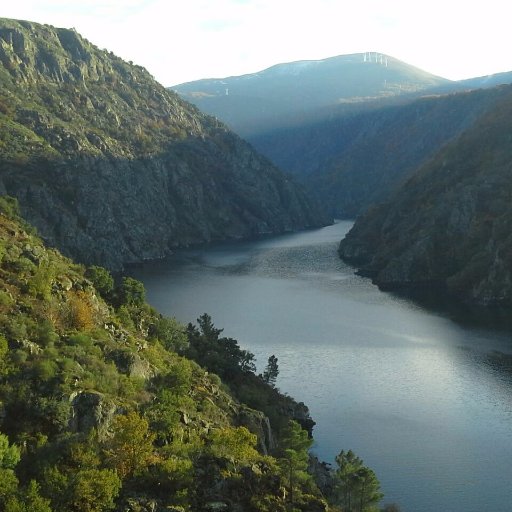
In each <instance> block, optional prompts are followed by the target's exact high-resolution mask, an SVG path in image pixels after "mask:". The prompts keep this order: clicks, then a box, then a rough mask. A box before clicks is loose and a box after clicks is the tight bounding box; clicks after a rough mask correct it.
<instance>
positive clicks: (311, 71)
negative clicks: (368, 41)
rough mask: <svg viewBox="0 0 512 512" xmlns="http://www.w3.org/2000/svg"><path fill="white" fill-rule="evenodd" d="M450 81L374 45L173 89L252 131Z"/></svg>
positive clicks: (244, 131) (231, 123)
mask: <svg viewBox="0 0 512 512" xmlns="http://www.w3.org/2000/svg"><path fill="white" fill-rule="evenodd" d="M446 83H448V80H446V79H444V78H441V77H437V76H434V75H431V74H430V73H427V72H426V71H423V70H420V69H418V68H416V67H414V66H410V65H409V64H406V63H404V62H402V61H400V60H398V59H395V58H393V57H391V56H389V55H386V54H384V53H381V52H373V51H372V52H370V51H369V52H362V53H354V54H349V55H337V56H334V57H328V58H325V59H320V60H300V61H294V62H287V63H281V64H276V65H274V66H271V67H269V68H266V69H264V70H261V71H258V72H255V73H250V74H246V75H241V76H232V77H225V78H215V79H204V80H198V81H195V82H188V83H184V84H179V85H176V86H173V87H172V89H173V90H175V91H176V92H178V94H180V95H181V96H183V97H184V98H185V99H187V100H188V101H191V102H192V103H195V104H196V105H197V106H198V107H200V108H201V109H202V110H204V111H206V112H208V113H210V114H212V115H215V116H216V117H218V118H219V119H221V120H223V121H224V122H226V123H227V124H228V125H229V126H230V127H231V128H233V129H234V130H235V131H237V132H238V133H240V134H241V135H243V136H248V135H250V134H252V133H255V132H257V131H260V130H262V129H264V130H269V129H272V128H275V127H281V126H285V125H286V124H287V123H290V122H293V121H294V120H295V119H296V118H297V116H307V115H308V113H311V112H313V111H314V110H316V109H319V108H328V107H330V106H335V105H337V104H339V103H340V102H352V101H362V100H364V101H367V100H368V99H373V98H381V97H387V96H396V95H401V94H408V93H417V92H420V91H424V90H426V89H429V88H431V87H439V86H441V85H444V84H446Z"/></svg>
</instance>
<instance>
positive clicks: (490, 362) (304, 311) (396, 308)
mask: <svg viewBox="0 0 512 512" xmlns="http://www.w3.org/2000/svg"><path fill="white" fill-rule="evenodd" d="M350 226H351V223H350V222H339V223H337V224H334V225H333V226H329V227H326V228H323V229H319V230H313V231H307V232H302V233H296V234H287V235H282V236H277V237H272V238H268V239H264V240H258V241H251V242H240V243H232V244H221V245H217V246H213V247H208V248H204V249H194V250H186V251H180V252H179V253H177V254H176V255H175V257H173V258H170V259H169V260H166V261H161V262H156V263H150V264H149V263H148V264H145V265H144V266H142V267H141V268H137V269H134V270H132V272H131V274H132V275H133V276H134V277H136V278H137V279H140V280H141V281H143V282H144V284H145V286H146V290H147V296H148V300H149V302H150V303H151V304H152V305H154V306H155V307H156V308H157V309H158V310H159V311H160V312H162V313H163V314H166V315H169V316H175V317H176V318H178V319H179V320H181V321H183V322H189V321H195V319H196V318H197V317H198V316H199V315H201V314H202V313H204V312H207V313H209V314H210V315H211V316H212V317H213V320H214V323H215V325H216V326H217V327H223V328H224V334H225V335H226V336H230V337H233V338H236V339H238V340H239V343H240V345H241V346H242V347H243V348H246V349H248V350H250V351H251V352H253V353H254V354H255V355H256V357H257V360H258V368H259V370H260V371H261V370H262V369H263V367H264V366H265V364H266V361H267V358H268V356H269V355H271V354H275V355H276V356H277V358H278V361H279V370H280V373H279V376H278V379H277V386H278V387H279V388H280V389H281V390H282V391H284V392H286V393H288V394H290V395H291V396H293V397H295V398H296V399H298V400H300V401H304V402H305V403H306V404H307V405H308V406H309V408H310V411H311V415H312V417H313V418H314V419H315V421H316V422H317V425H316V427H315V430H314V436H315V445H314V447H313V451H314V452H315V453H316V454H318V456H319V457H320V458H321V459H323V460H326V461H328V462H332V461H333V460H334V457H335V455H336V454H337V453H338V452H339V451H340V450H341V449H345V450H346V449H352V450H354V451H355V452H356V454H357V455H358V456H360V457H361V458H362V459H363V460H364V462H365V464H367V465H368V466H370V467H371V468H372V469H374V470H375V472H376V474H377V476H378V478H379V480H380V482H381V485H382V490H383V492H384V493H385V498H384V500H383V503H392V502H394V503H397V504H399V505H400V507H401V510H402V511H403V512H434V511H436V512H481V511H483V510H489V511H492V512H509V511H510V510H511V509H512V508H511V507H512V485H511V483H510V477H511V476H512V358H507V357H504V356H503V355H502V354H508V355H510V354H512V341H511V339H512V337H511V334H510V333H509V332H507V331H505V330H499V329H492V328H490V327H481V326H477V324H472V323H471V322H470V323H465V322H459V321H455V320H454V319H452V318H451V317H450V315H449V314H448V313H446V312H443V311H441V312H439V311H433V310H431V309H426V308H424V307H422V306H420V305H419V304H418V303H417V302H414V301H412V300H409V299H406V298H403V297H398V296H396V295H394V294H391V293H385V292H381V291H379V290H378V289H377V288H376V287H375V286H373V285H372V284H371V282H370V280H369V279H367V278H363V277H359V276H356V275H355V274H354V269H353V268H351V267H349V266H348V265H346V264H344V263H343V262H342V261H340V259H339V258H338V256H337V253H336V248H337V245H338V242H339V240H340V239H341V238H343V236H344V234H345V233H346V232H347V231H348V229H349V228H350Z"/></svg>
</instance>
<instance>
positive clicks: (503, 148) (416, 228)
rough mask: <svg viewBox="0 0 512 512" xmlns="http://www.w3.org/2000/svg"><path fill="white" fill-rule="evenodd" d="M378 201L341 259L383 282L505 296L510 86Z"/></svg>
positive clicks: (470, 296) (509, 248)
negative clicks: (383, 199)
mask: <svg viewBox="0 0 512 512" xmlns="http://www.w3.org/2000/svg"><path fill="white" fill-rule="evenodd" d="M502 90H503V92H505V93H506V94H504V95H503V97H502V98H500V99H499V101H498V102H497V103H496V105H495V106H494V107H493V108H491V109H489V110H488V111H487V112H485V113H483V114H482V115H481V116H480V117H479V118H478V119H477V121H476V122H475V123H474V124H473V125H471V126H470V127H469V128H467V129H466V130H465V131H464V132H463V133H462V134H461V135H460V136H459V137H457V138H456V139H455V140H453V141H452V142H451V143H449V144H447V145H446V146H445V147H444V148H443V149H442V150H441V151H440V152H439V153H438V154H437V155H436V156H435V157H434V158H433V159H431V160H430V161H429V162H427V163H425V164H424V165H423V166H422V167H421V168H420V169H419V170H418V171H417V172H416V173H415V174H414V175H413V176H412V177H411V178H410V179H409V180H408V181H407V182H406V183H405V184H404V185H403V186H402V187H401V188H400V189H399V190H398V191H397V192H396V193H395V194H394V195H392V196H391V197H390V198H389V199H388V200H387V201H386V202H385V203H382V204H381V205H379V206H376V207H374V208H371V209H370V210H368V212H367V213H366V214H364V215H363V216H362V217H360V218H359V219H358V220H357V222H356V223H355V225H354V227H353V229H352V230H351V231H350V232H349V234H348V235H347V236H346V238H345V239H344V240H343V241H342V242H341V244H340V249H339V251H340V255H341V257H342V258H343V259H344V260H346V261H348V262H351V263H353V264H355V265H357V266H358V267H359V268H360V269H361V270H362V272H363V273H366V274H369V275H371V276H372V277H373V279H374V281H375V283H376V284H378V285H379V286H381V287H383V288H400V287H418V286H420V285H428V286H436V287H442V288H443V289H446V290H447V291H448V292H449V293H450V294H454V295H456V296H458V297H459V298H461V299H462V300H465V301H469V302H475V303H480V304H485V305H489V304H507V305H508V304H510V302H511V300H512V231H511V226H512V202H511V200H510V198H511V197H512V180H511V173H512V144H511V139H510V133H511V131H512V121H511V119H512V87H511V86H503V88H502Z"/></svg>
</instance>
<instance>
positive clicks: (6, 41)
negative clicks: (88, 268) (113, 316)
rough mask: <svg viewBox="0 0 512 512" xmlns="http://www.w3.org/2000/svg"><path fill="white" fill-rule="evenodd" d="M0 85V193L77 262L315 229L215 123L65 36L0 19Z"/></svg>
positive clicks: (322, 220) (289, 186)
mask: <svg viewBox="0 0 512 512" xmlns="http://www.w3.org/2000/svg"><path fill="white" fill-rule="evenodd" d="M20 83H23V87H20V86H19V84H20ZM0 86H1V88H0V163H1V167H0V191H2V193H7V194H10V195H13V196H16V197H17V198H18V199H19V202H20V204H21V208H22V212H23V214H24V215H25V217H26V218H27V219H28V220H29V221H30V222H31V223H32V224H34V225H35V226H36V227H37V228H38V230H39V232H40V233H41V235H42V236H43V237H44V238H45V239H46V241H47V242H49V243H50V244H52V245H54V246H57V247H58V248H60V249H61V250H62V251H63V252H64V253H66V254H67V255H69V256H73V257H74V258H75V259H78V260H79V261H81V262H85V263H89V264H101V265H104V266H107V267H109V268H111V269H121V268H122V267H123V266H124V265H125V264H127V263H133V262H139V261H142V260H145V259H156V258H161V257H164V256H165V255H167V254H169V253H170V252H172V250H173V248H175V247H179V246H186V245H189V244H195V243H202V242H209V241H213V240H221V239H229V238H231V239H237V238H248V237H253V236H257V235H261V234H266V233H282V232H287V231H293V230H297V229H302V228H307V227H314V226H320V225H325V224H326V223H328V222H329V219H328V218H326V217H325V216H324V215H323V214H322V213H321V212H320V209H319V208H318V207H317V206H315V205H314V204H313V203H312V202H311V201H310V200H309V199H308V198H307V197H306V195H305V193H304V192H303V191H302V189H301V188H300V187H299V186H298V185H296V184H295V183H294V182H293V181H292V180H291V179H290V178H288V177H286V176H285V175H284V174H282V173H281V172H280V171H279V170H278V169H277V168H275V167H274V166H272V164H270V162H269V161H267V160H266V159H265V158H263V157H262V156H260V155H258V154H257V153H256V152H255V151H254V150H253V149H252V147H251V146H250V145H249V144H247V143H246V142H244V141H243V140H242V139H240V138H239V137H237V136H236V135H234V134H233V133H232V132H230V131H229V130H228V129H227V128H226V127H225V126H224V125H222V124H221V123H220V122H218V121H217V120H216V119H214V118H212V117H208V116H206V115H203V114H202V113H201V112H199V111H198V110H197V109H196V108H195V107H193V106H192V105H190V104H188V103H186V102H184V101H182V100H181V99H180V98H179V97H178V96H177V95H176V94H174V93H172V92H170V91H167V90H166V89H165V88H164V87H162V86H161V85H160V84H158V83H157V82H155V81H154V79H153V78H152V77H151V76H150V75H149V73H148V72H147V71H146V70H144V69H143V68H141V67H140V66H135V65H132V64H128V63H126V62H124V61H122V60H121V59H119V58H117V57H116V56H114V55H113V54H111V53H108V52H106V51H101V50H99V49H98V48H96V47H95V46H93V45H92V44H90V43H89V42H88V41H87V40H85V39H83V38H82V37H81V36H80V35H79V34H77V33H76V32H75V31H73V30H66V29H58V28H54V27H50V26H46V25H44V26H42V25H38V24H35V23H29V22H18V21H14V20H6V19H0Z"/></svg>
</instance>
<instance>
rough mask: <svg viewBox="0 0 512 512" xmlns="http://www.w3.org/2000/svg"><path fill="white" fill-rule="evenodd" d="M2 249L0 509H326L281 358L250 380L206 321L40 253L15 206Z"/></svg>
mask: <svg viewBox="0 0 512 512" xmlns="http://www.w3.org/2000/svg"><path fill="white" fill-rule="evenodd" d="M0 247H1V252H0V255H1V258H0V282H1V285H2V286H1V290H2V294H1V295H0V411H1V414H0V418H1V421H0V509H1V510H6V511H8V512H20V511H21V512H29V511H30V512H64V511H66V512H68V511H72V512H99V511H109V510H119V511H121V510H123V511H128V512H136V511H137V512H142V511H147V510H153V511H159V510H174V511H181V512H183V511H203V510H204V511H207V510H233V511H237V510H244V511H249V512H251V511H255V512H256V511H268V512H270V511H272V512H273V511H283V512H285V511H316V510H318V511H324V510H327V508H328V505H327V501H326V498H329V499H330V497H329V496H323V495H322V493H321V492H320V490H319V489H318V487H317V485H316V484H315V481H314V478H313V477H312V476H311V475H310V474H308V472H307V467H308V460H309V455H308V449H309V447H310V446H311V443H312V440H311V437H310V431H311V428H312V424H313V422H312V421H311V419H310V418H309V415H308V414H307V409H306V408H305V406H303V405H301V404H297V403H296V402H294V401H293V399H291V398H290V397H287V396H283V395H282V394H280V393H279V391H278V390H277V389H276V388H275V387H274V386H273V385H270V384H273V382H272V381H273V379H274V376H277V359H276V358H275V357H274V356H272V357H271V358H269V367H268V369H267V371H266V373H267V374H268V377H263V376H258V375H256V373H255V365H254V356H253V355H252V354H251V353H250V352H248V351H246V350H243V349H241V348H240V346H239V345H238V343H237V342H236V340H233V339H230V338H225V337H222V329H218V328H216V327H215V325H214V324H213V321H212V319H211V318H210V317H209V316H208V315H206V314H205V315H203V316H201V317H200V318H199V319H198V323H197V326H195V325H189V326H187V327H186V326H183V325H181V324H179V322H177V321H176V320H174V319H169V318H164V317H162V316H161V315H160V314H158V313H157V312H156V311H155V310H154V309H152V308H151V307H150V306H149V305H148V304H146V303H145V302H144V287H143V286H142V284H141V283H140V282H138V281H136V280H134V279H131V278H123V279H121V280H120V281H119V282H117V284H116V282H115V281H114V279H113V278H112V276H111V275H110V274H109V273H108V272H107V271H106V270H104V269H101V268H99V267H89V268H87V269H86V268H84V267H82V266H81V265H76V264H73V263H72V262H71V261H69V260H67V259H65V258H64V257H62V256H61V255H60V254H59V253H58V252H57V251H55V250H51V249H47V248H45V247H44V245H43V244H42V242H41V241H40V240H39V239H38V238H37V236H36V235H35V234H34V233H33V232H32V230H30V229H29V227H28V226H27V225H25V224H24V222H23V221H22V220H21V219H20V218H19V217H18V216H17V205H16V202H15V201H13V200H12V199H10V198H8V197H0ZM194 359H195V360H196V361H194ZM198 363H200V364H201V365H203V366H200V365H199V364H198ZM214 372H215V373H214ZM269 372H270V373H269ZM221 378H222V381H221ZM267 381H268V382H267ZM255 405H261V408H262V409H263V410H264V411H266V412H265V413H262V412H260V411H258V410H255V409H253V408H252V407H255ZM267 413H268V414H267ZM265 414H267V415H268V416H269V417H270V421H271V427H272V432H273V435H274V437H275V439H274V440H273V442H272V443H270V441H269V439H267V438H266V437H265V433H264V427H265ZM293 418H295V419H296V420H297V421H294V420H293ZM304 427H305V428H304ZM365 503H366V502H365ZM368 503H369V502H368ZM365 506H366V505H365ZM365 510H366V509H365ZM368 510H369V509H368Z"/></svg>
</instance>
